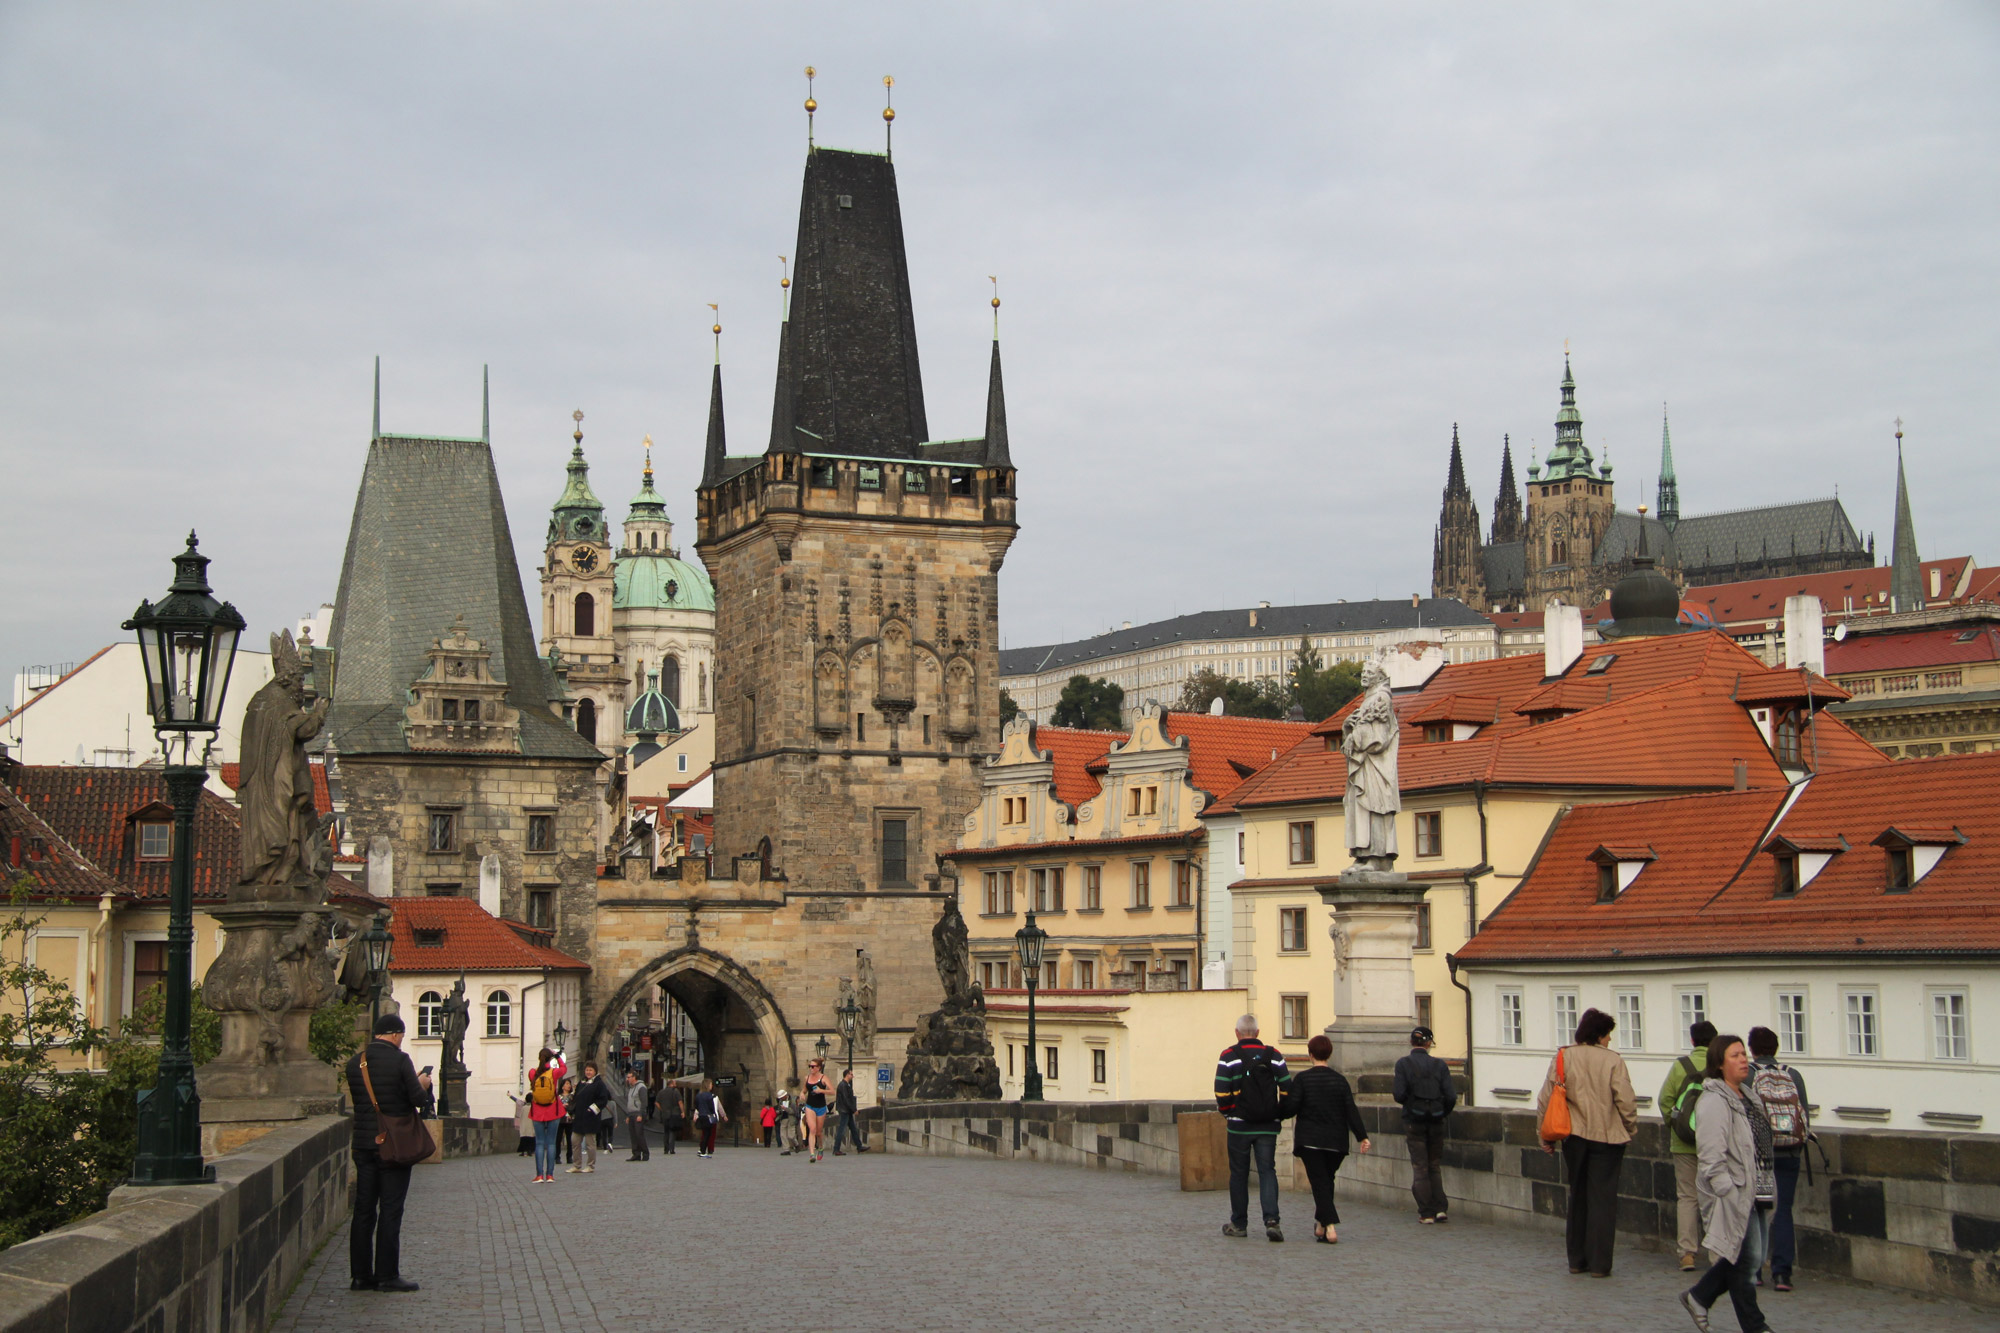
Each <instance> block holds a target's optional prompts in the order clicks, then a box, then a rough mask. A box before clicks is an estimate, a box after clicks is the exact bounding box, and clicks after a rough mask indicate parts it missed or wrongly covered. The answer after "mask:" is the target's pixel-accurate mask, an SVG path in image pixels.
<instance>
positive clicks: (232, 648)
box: [201, 625, 239, 727]
mask: <svg viewBox="0 0 2000 1333" xmlns="http://www.w3.org/2000/svg"><path fill="white" fill-rule="evenodd" d="M238 633H239V631H237V630H236V629H235V628H234V627H233V626H229V625H217V626H216V627H215V629H214V630H213V631H211V632H210V635H209V640H208V662H207V664H206V665H207V675H206V677H205V678H204V679H203V681H202V689H201V721H202V723H203V725H205V726H211V727H212V726H215V725H217V724H218V723H219V722H221V720H222V699H223V696H224V695H225V694H226V693H227V692H228V690H229V671H230V668H231V666H232V665H234V663H235V661H236V638H237V634H238Z"/></svg>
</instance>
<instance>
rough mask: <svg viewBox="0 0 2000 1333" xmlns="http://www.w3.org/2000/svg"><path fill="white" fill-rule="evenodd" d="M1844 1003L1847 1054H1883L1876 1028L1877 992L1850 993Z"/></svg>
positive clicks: (1852, 991)
mask: <svg viewBox="0 0 2000 1333" xmlns="http://www.w3.org/2000/svg"><path fill="white" fill-rule="evenodd" d="M1843 1003H1844V1005H1845V1006H1846V1009H1847V1053H1848V1054H1849V1055H1879V1054H1881V1049H1880V1045H1879V1041H1880V1039H1879V1037H1878V1036H1877V1033H1876V1027H1875V1019H1876V1015H1875V992H1873V991H1858V990H1851V991H1848V992H1847V994H1846V996H1845V998H1844V1000H1843Z"/></svg>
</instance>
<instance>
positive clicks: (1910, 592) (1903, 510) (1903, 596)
mask: <svg viewBox="0 0 2000 1333" xmlns="http://www.w3.org/2000/svg"><path fill="white" fill-rule="evenodd" d="M1889 550H1890V555H1889V559H1890V565H1889V609H1890V610H1891V611H1921V610H1923V609H1924V570H1923V558H1922V557H1921V556H1919V555H1918V554H1917V524H1916V520H1914V519H1912V518H1911V517H1910V486H1909V483H1908V482H1907V481H1905V480H1904V479H1903V423H1902V422H1901V421H1900V420H1899V421H1897V422H1896V532H1895V537H1894V542H1893V544H1892V545H1891V546H1890V548H1889Z"/></svg>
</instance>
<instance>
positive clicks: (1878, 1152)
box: [1839, 1131, 1951, 1180]
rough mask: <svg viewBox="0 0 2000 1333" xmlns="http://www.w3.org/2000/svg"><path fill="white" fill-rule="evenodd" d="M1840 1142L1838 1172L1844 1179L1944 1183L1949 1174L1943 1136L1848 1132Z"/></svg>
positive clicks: (1947, 1143) (1948, 1146)
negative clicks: (1875, 1178)
mask: <svg viewBox="0 0 2000 1333" xmlns="http://www.w3.org/2000/svg"><path fill="white" fill-rule="evenodd" d="M1840 1138H1841V1145H1840V1148H1841V1157H1840V1163H1839V1170H1840V1173H1841V1174H1843V1175H1854V1176H1880V1177H1882V1178H1884V1179H1902V1180H1944V1179H1947V1178H1949V1176H1950V1174H1951V1142H1950V1140H1949V1139H1947V1138H1945V1137H1944V1136H1939V1137H1937V1138H1920V1137H1918V1136H1916V1135H1913V1134H1878V1133H1866V1132H1852V1131H1850V1132H1848V1133H1844V1134H1842V1135H1841V1136H1840Z"/></svg>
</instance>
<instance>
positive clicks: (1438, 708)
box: [1410, 694, 1500, 727]
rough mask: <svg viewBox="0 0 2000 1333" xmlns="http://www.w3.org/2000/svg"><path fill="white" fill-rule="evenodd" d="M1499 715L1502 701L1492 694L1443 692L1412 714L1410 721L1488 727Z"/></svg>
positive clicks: (1419, 724) (1416, 723) (1417, 723)
mask: <svg viewBox="0 0 2000 1333" xmlns="http://www.w3.org/2000/svg"><path fill="white" fill-rule="evenodd" d="M1499 717H1500V701H1499V700H1498V699H1497V698H1495V697H1494V696H1492V695H1490V694H1441V695H1439V696H1438V697H1437V699H1436V700H1435V701H1434V702H1432V703H1429V704H1426V705H1424V706H1423V707H1422V708H1419V709H1417V711H1416V712H1414V713H1412V714H1410V721H1411V723H1412V724H1414V725H1418V726H1421V725H1422V724H1423V723H1426V722H1466V723H1470V724H1471V725H1473V726H1479V727H1486V726H1491V725H1492V724H1493V723H1494V722H1496V721H1498V720H1499Z"/></svg>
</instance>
